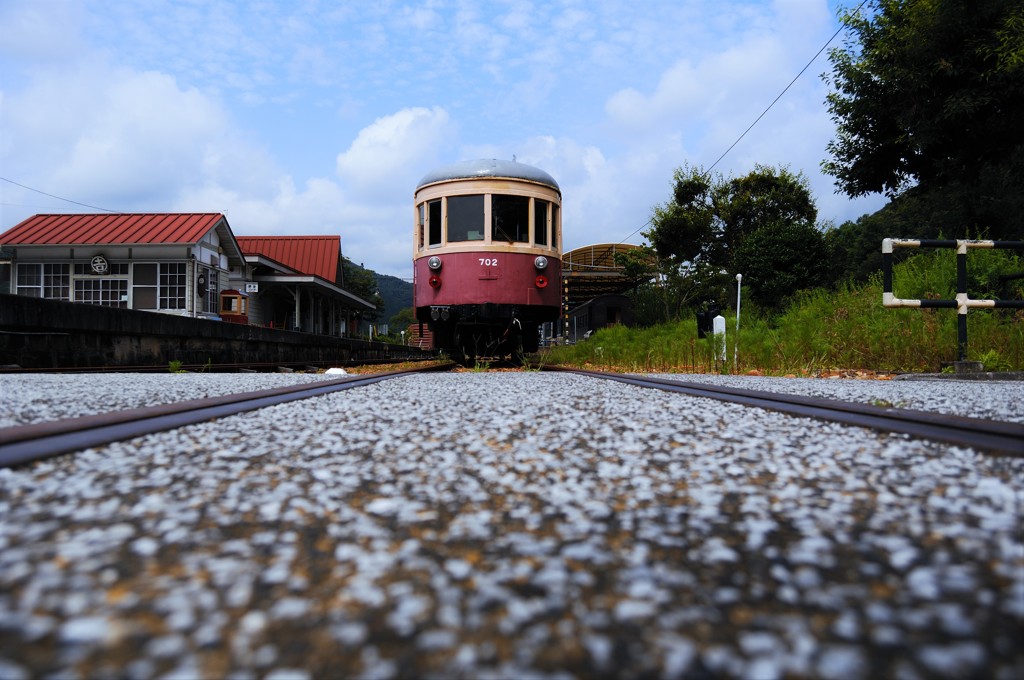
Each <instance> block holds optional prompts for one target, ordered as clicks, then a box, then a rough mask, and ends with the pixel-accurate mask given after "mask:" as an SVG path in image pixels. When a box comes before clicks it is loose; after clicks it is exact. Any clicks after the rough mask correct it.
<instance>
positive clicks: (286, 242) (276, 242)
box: [236, 236, 341, 284]
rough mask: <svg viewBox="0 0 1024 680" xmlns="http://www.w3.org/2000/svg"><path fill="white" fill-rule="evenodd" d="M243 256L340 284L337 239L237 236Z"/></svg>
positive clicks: (326, 237) (339, 238) (338, 239)
mask: <svg viewBox="0 0 1024 680" xmlns="http://www.w3.org/2000/svg"><path fill="white" fill-rule="evenodd" d="M236 238H237V239H238V245H239V246H240V247H241V248H242V254H243V255H262V256H264V257H268V258H270V259H271V260H275V261H277V262H280V263H281V264H283V265H285V266H287V267H291V268H292V269H294V270H296V271H299V272H302V273H303V274H307V275H311V276H319V277H320V278H322V279H326V280H327V281H330V282H331V283H335V284H337V283H340V281H339V280H338V279H339V276H338V265H339V263H340V261H341V237H340V236H237V237H236Z"/></svg>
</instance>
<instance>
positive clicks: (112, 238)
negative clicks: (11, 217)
mask: <svg viewBox="0 0 1024 680" xmlns="http://www.w3.org/2000/svg"><path fill="white" fill-rule="evenodd" d="M223 219H224V215H222V214H221V213H123V214H99V215H96V214H74V215H33V216H32V217H30V218H28V219H27V220H25V221H23V222H20V223H19V224H16V225H15V226H13V227H11V228H10V229H8V230H7V231H5V232H4V233H3V234H0V244H3V245H11V246H13V245H110V244H134V243H198V242H199V241H201V240H202V239H203V237H204V236H206V234H207V233H209V231H210V230H211V229H213V228H214V227H215V226H217V224H218V223H219V222H220V221H221V220H223Z"/></svg>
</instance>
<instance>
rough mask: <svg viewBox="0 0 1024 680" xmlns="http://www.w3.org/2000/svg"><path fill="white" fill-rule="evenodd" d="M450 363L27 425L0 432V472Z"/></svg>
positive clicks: (0, 429)
mask: <svg viewBox="0 0 1024 680" xmlns="http://www.w3.org/2000/svg"><path fill="white" fill-rule="evenodd" d="M453 366H454V364H439V365H434V366H427V367H423V368H413V369H409V370H401V371H386V372H382V373H374V374H369V375H357V376H352V377H348V378H339V379H337V380H327V381H323V382H318V383H312V384H310V383H305V384H302V385H289V386H287V387H277V388H274V389H268V390H259V391H255V392H239V393H236V394H226V395H222V396H218V397H209V398H206V399H191V400H188V401H179V402H173V403H170V404H160V405H157V406H149V407H145V408H136V409H126V410H123V411H113V412H110V413H100V414H96V415H90V416H80V417H76V418H64V419H61V420H54V421H49V422H43V423H33V424H31V425H18V426H14V427H7V428H0V468H2V467H13V466H15V465H23V464H26V463H32V462H36V461H40V460H44V459H46V458H52V457H54V456H58V455H61V454H64V453H70V452H72V451H80V450H82V449H87V448H90V447H94V446H103V445H105V444H110V443H112V442H116V441H123V440H125V439H131V438H133V437H140V436H143V435H147V434H152V433H154V432H163V431H165V430H172V429H174V428H176V427H181V426H183V425H194V424H196V423H202V422H206V421H209V420H214V419H216V418H223V417H225V416H231V415H236V414H239V413H245V412H246V411H253V410H255V409H260V408H265V407H267V406H274V405H276V404H283V403H286V402H290V401H298V400H300V399H309V398H311V397H319V396H322V395H325V394H331V393H334V392H340V391H341V390H347V389H351V388H353V387H364V386H366V385H372V384H373V383H377V382H380V381H382V380H389V379H391V378H397V377H401V376H403V375H411V374H414V373H422V372H426V371H443V370H449V369H451V368H452V367H453Z"/></svg>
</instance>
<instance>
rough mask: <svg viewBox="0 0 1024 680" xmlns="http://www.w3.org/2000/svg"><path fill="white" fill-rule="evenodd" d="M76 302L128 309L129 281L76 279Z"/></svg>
mask: <svg viewBox="0 0 1024 680" xmlns="http://www.w3.org/2000/svg"><path fill="white" fill-rule="evenodd" d="M75 302H84V303H85V304H88V305H103V306H105V307H127V306H128V279H100V278H91V279H75Z"/></svg>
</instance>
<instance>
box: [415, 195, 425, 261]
mask: <svg viewBox="0 0 1024 680" xmlns="http://www.w3.org/2000/svg"><path fill="white" fill-rule="evenodd" d="M425 212H426V206H424V205H423V204H422V203H420V204H419V205H418V206H416V247H417V249H419V250H423V227H424V222H425Z"/></svg>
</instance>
